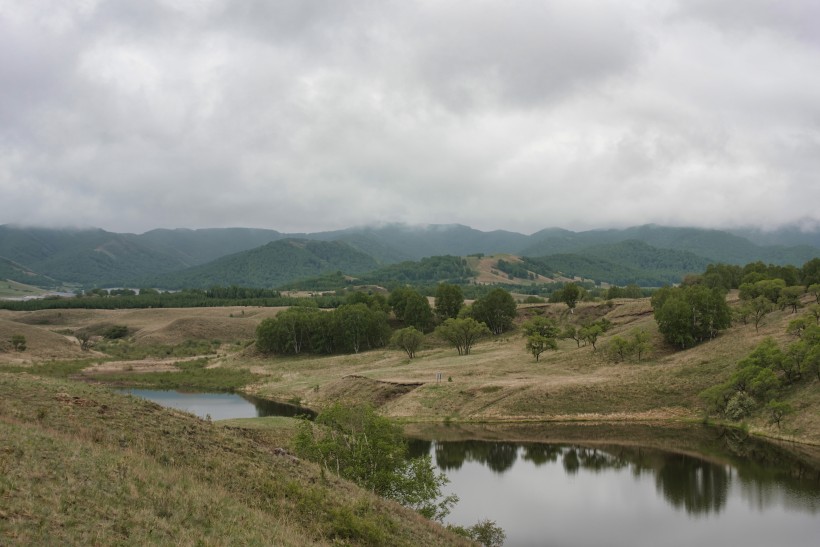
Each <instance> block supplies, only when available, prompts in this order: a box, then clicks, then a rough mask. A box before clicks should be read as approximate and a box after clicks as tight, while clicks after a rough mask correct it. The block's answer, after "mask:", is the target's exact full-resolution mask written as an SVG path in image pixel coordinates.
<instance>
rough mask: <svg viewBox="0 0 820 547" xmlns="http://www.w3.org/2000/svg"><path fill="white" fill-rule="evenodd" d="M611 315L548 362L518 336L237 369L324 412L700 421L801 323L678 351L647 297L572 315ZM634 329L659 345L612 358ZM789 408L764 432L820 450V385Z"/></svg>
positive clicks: (798, 393)
mask: <svg viewBox="0 0 820 547" xmlns="http://www.w3.org/2000/svg"><path fill="white" fill-rule="evenodd" d="M541 308H542V309H544V310H546V313H547V314H548V315H553V316H556V317H557V316H563V317H564V318H566V317H567V315H566V311H565V309H566V308H565V307H564V306H562V305H546V306H541ZM532 309H536V308H532ZM532 309H531V310H530V312H531V311H532ZM530 312H524V313H530ZM603 315H605V316H606V317H607V318H609V319H610V320H611V321H613V322H614V323H615V327H614V328H613V329H612V330H611V331H610V332H609V333H607V334H606V335H605V336H603V337H602V338H601V339H600V341H599V343H598V348H599V350H598V351H593V349H592V348H591V347H583V346H582V347H580V348H578V347H576V344H575V342H574V341H571V340H569V341H562V342H560V343H559V351H557V352H550V353H547V354H544V355H542V356H541V360H540V362H538V363H536V362H535V360H534V359H533V357H532V356H531V355H529V354H528V353H527V352H526V350H525V348H524V341H523V338H522V337H521V336H520V334H516V333H513V334H510V335H507V336H502V337H499V338H494V339H491V340H487V341H484V342H482V343H480V344H479V345H477V346H476V347H475V348H474V350H473V352H472V353H471V354H470V355H469V356H463V357H460V356H458V355H456V354H455V351H454V350H452V349H451V348H448V347H445V346H441V345H435V346H433V347H429V348H428V349H426V350H424V351H422V352H420V353H419V354H418V357H417V358H416V359H413V360H409V359H407V358H406V355H404V354H403V353H400V352H398V351H395V350H382V351H374V352H368V353H364V354H360V355H350V356H331V357H319V358H315V357H274V358H260V357H251V356H249V355H244V356H235V357H233V358H231V359H229V360H228V361H227V362H226V363H225V364H226V365H227V366H232V365H234V366H236V365H239V364H240V363H241V364H242V366H249V365H252V366H253V369H254V370H255V371H258V372H264V373H266V374H268V377H267V379H266V380H264V381H262V382H261V383H259V384H257V385H255V386H251V389H250V390H251V391H253V392H255V393H257V394H259V395H262V396H268V397H273V398H278V399H281V400H295V399H298V400H299V401H300V402H301V403H302V404H305V405H308V406H313V407H322V406H323V405H325V404H328V403H329V402H332V401H335V400H339V399H349V400H362V398H364V397H367V395H368V394H371V398H373V400H374V402H376V403H377V404H380V405H382V411H383V412H384V413H385V414H387V415H390V416H393V417H396V418H401V419H406V420H410V421H461V422H469V421H532V420H624V421H634V420H693V421H696V420H700V419H702V418H703V417H704V413H705V409H704V406H703V402H702V400H701V399H700V397H699V396H698V394H699V393H700V392H701V391H702V390H704V389H706V388H708V387H710V386H712V385H714V384H715V383H719V382H723V381H725V380H726V379H728V377H729V376H730V375H731V373H732V372H733V371H734V369H735V365H736V363H737V361H738V360H739V359H741V358H742V357H744V356H745V355H747V354H748V353H749V352H750V351H751V350H752V349H753V348H754V347H755V346H756V345H757V344H758V343H760V341H762V340H763V339H764V338H765V337H767V336H772V337H774V338H775V339H778V340H779V341H780V342H781V343H782V344H783V345H785V344H786V343H787V342H788V341H789V339H788V336H787V335H786V334H785V327H786V324H787V323H788V321H789V320H791V319H792V318H794V316H793V315H791V314H789V313H787V312H775V313H773V314H771V315H770V316H768V317H767V318H766V320H765V324H764V325H762V326H761V328H760V332H758V333H756V332H755V330H754V326H752V325H748V326H736V327H732V328H731V329H729V330H728V331H727V332H725V333H723V334H722V335H721V336H719V337H718V338H717V339H716V340H713V341H711V342H708V343H705V344H702V345H700V346H697V347H695V348H692V349H689V350H686V351H680V352H676V351H672V350H671V349H669V348H665V347H664V344H663V343H662V341H661V339H660V336H659V335H658V333H657V328H656V325H655V322H654V320H653V319H652V314H651V309H650V307H649V303H648V301H647V300H640V301H623V302H619V303H617V305H616V306H615V307H614V308H613V309H612V310H610V309H608V308H607V307H606V306H605V305H603V304H599V305H592V304H584V305H582V306H581V307H580V308H579V309H577V310H576V313H575V314H574V316H573V317H572V318H571V320H575V321H579V320H581V318H583V317H586V318H590V319H591V318H595V317H598V316H603ZM520 319H521V318H520ZM633 328H643V329H645V330H647V331H648V332H649V333H651V335H652V337H653V343H654V345H655V348H656V349H655V350H654V352H653V354H652V355H651V356H650V358H648V359H645V360H643V361H642V362H640V363H636V362H629V363H620V364H612V363H608V362H606V361H605V360H604V359H603V357H602V352H601V351H600V349H601V348H602V347H603V346H605V345H606V342H607V339H608V338H609V337H611V336H613V335H616V334H622V335H624V334H628V333H629V331H630V330H632V329H633ZM430 342H431V343H432V344H437V343H436V342H435V341H434V340H432V339H431V340H430ZM658 348H660V349H658ZM437 372H441V373H442V374H443V379H444V381H443V382H441V383H437V382H436V381H435V378H436V373H437ZM449 378H452V381H448V379H449ZM390 383H421V384H422V385H421V386H418V387H415V386H410V388H409V389H405V390H404V391H407V393H404V394H402V393H396V394H394V396H393V397H392V398H390V396H389V394H388V395H385V393H386V392H389V391H390V389H389V387H390V385H391V384H390ZM399 391H401V390H399ZM786 401H787V402H789V403H790V404H792V406H793V407H795V408H796V409H797V412H796V413H795V414H794V415H791V416H789V417H788V418H787V419H786V420H784V423H783V429H782V430H778V429H777V428H775V427H774V426H771V425H769V424H767V423H766V421H765V419H764V418H763V417H762V416H760V417H757V418H755V419H752V420H751V421H750V423H749V425H750V426H751V427H752V429H753V430H754V431H756V432H758V433H760V434H764V435H770V436H785V437H789V438H796V439H799V440H802V441H804V442H809V443H813V444H820V387H818V383H817V382H816V381H812V382H807V383H804V384H802V385H801V386H800V387H799V388H798V389H796V390H794V391H792V392H791V393H790V395H789V396H788V398H787V399H786Z"/></svg>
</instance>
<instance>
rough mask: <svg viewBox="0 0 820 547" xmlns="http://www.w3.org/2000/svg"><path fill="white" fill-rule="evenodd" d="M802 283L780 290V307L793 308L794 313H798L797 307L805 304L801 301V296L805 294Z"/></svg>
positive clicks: (778, 303)
mask: <svg viewBox="0 0 820 547" xmlns="http://www.w3.org/2000/svg"><path fill="white" fill-rule="evenodd" d="M805 292H806V291H805V290H804V289H803V286H802V285H792V286H789V287H785V288H783V290H781V291H780V296H779V297H778V299H777V305H778V306H780V309H781V310H783V309H786V308H791V310H792V313H797V308H802V307H803V304H802V303H801V302H800V297H801V296H803V295H804V294H805Z"/></svg>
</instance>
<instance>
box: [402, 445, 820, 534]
mask: <svg viewBox="0 0 820 547" xmlns="http://www.w3.org/2000/svg"><path fill="white" fill-rule="evenodd" d="M697 434H698V435H700V437H699V441H698V443H697V444H698V445H699V448H700V449H701V450H702V451H703V453H704V454H708V456H699V455H697V454H695V453H693V452H691V451H687V452H684V451H681V450H678V451H668V450H664V449H661V448H655V447H644V446H635V445H627V446H624V445H617V444H609V443H606V444H603V443H583V442H573V443H560V444H559V443H555V444H548V443H538V442H502V441H478V440H466V441H441V442H438V441H429V440H422V441H419V440H412V441H411V450H412V452H413V453H415V454H428V453H429V454H432V455H433V456H434V459H435V462H436V465H437V466H438V467H439V468H440V469H442V470H443V471H444V472H445V474H447V476H448V477H449V478H450V480H451V484H450V485H449V487H448V493H451V492H452V493H455V494H457V495H458V496H459V497H460V498H461V501H460V502H459V504H458V505H457V506H456V508H455V509H454V511H453V514H452V515H451V522H453V523H456V524H461V525H470V524H473V523H475V522H476V521H477V520H479V519H481V518H491V519H494V520H496V521H497V522H498V524H499V525H500V526H502V527H503V528H504V529H505V531H506V532H507V536H508V542H507V545H535V544H554V545H660V544H668V545H686V544H717V543H721V542H724V543H726V544H737V545H745V546H747V547H748V546H755V545H783V546H788V545H815V544H816V542H817V541H818V538H820V467H818V466H817V463H816V462H815V461H812V460H804V459H801V457H799V456H796V455H795V454H794V453H793V452H792V451H790V450H786V449H783V448H781V447H779V446H776V445H773V444H768V443H764V442H760V441H758V440H754V439H751V438H747V437H745V436H743V435H739V434H737V433H736V432H731V431H721V430H712V431H710V432H709V435H710V436H711V438H712V439H713V443H712V445H711V446H710V447H708V450H704V449H705V448H706V445H704V444H703V432H697ZM685 441H686V440H685V439H682V441H681V442H682V444H684V445H685ZM590 523H595V525H594V526H590ZM567 527H569V528H571V529H572V530H573V532H572V533H567V531H566V529H567ZM602 527H603V528H607V527H610V528H609V529H608V530H606V531H602V530H601V528H602ZM664 533H670V534H671V533H674V537H670V538H666V539H665V540H663V541H661V539H660V536H658V534H664Z"/></svg>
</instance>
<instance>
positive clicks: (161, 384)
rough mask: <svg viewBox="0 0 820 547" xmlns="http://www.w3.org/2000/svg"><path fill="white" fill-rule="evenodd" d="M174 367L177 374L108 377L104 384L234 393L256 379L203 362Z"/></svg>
mask: <svg viewBox="0 0 820 547" xmlns="http://www.w3.org/2000/svg"><path fill="white" fill-rule="evenodd" d="M176 367H177V368H179V369H180V371H178V372H145V373H127V374H109V375H107V376H106V381H108V382H112V383H115V384H119V385H127V386H133V387H144V388H153V389H188V390H200V391H235V390H238V389H240V388H243V387H245V386H247V385H248V384H252V383H254V382H256V381H259V379H260V376H259V375H257V374H253V373H252V372H250V371H249V370H248V369H244V368H229V367H208V360H207V359H194V360H191V361H187V362H183V363H177V364H176Z"/></svg>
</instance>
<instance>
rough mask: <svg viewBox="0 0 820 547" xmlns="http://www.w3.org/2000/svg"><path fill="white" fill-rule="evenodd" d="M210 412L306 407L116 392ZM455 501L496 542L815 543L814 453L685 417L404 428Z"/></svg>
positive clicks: (234, 414) (563, 545) (818, 478)
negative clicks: (676, 420)
mask: <svg viewBox="0 0 820 547" xmlns="http://www.w3.org/2000/svg"><path fill="white" fill-rule="evenodd" d="M125 391H126V392H127V393H131V394H133V395H136V396H139V397H143V398H146V399H149V400H152V401H154V402H156V403H158V404H161V405H164V406H169V407H173V408H178V409H182V410H186V411H188V412H191V413H194V414H196V415H198V416H200V417H202V418H205V417H206V416H208V415H210V417H211V418H212V419H214V420H222V419H229V418H249V417H257V416H294V415H297V414H309V415H312V412H311V411H310V410H308V409H304V408H299V407H295V406H292V405H286V404H281V403H275V402H272V401H266V400H263V399H257V398H254V397H249V396H245V395H238V394H230V393H183V392H174V391H157V390H140V389H131V390H125ZM405 430H406V433H407V435H408V437H409V438H410V447H411V452H412V453H413V454H414V455H424V454H430V455H431V457H432V459H433V462H434V463H435V465H436V466H437V467H438V468H439V469H440V470H441V471H443V472H444V473H445V474H446V475H447V477H448V478H449V480H450V484H448V485H447V487H446V493H454V494H456V495H457V496H458V497H459V498H460V501H459V503H458V504H457V505H456V506H455V507H454V508H453V511H452V513H451V514H450V516H449V517H448V518H447V521H448V522H450V523H453V524H459V525H462V526H470V525H473V524H475V523H476V522H477V521H478V520H480V519H491V520H494V521H495V522H496V523H497V524H498V525H499V526H501V527H502V528H503V529H504V531H505V533H506V535H507V541H506V543H505V545H507V546H518V545H522V546H526V545H547V546H560V547H574V546H578V547H581V546H584V547H586V546H595V545H606V546H612V547H617V546H630V547H631V546H635V547H640V546H653V547H654V546H673V545H674V546H677V545H686V546H689V545H742V546H743V547H757V546H761V547H762V546H772V545H777V546H780V547H792V546H794V547H803V546H806V547H808V546H812V547H813V546H815V545H818V544H820V452H818V450H817V449H813V448H811V447H804V446H801V445H778V444H773V443H767V442H763V441H761V440H757V439H754V438H751V437H748V436H747V435H745V434H743V433H742V432H738V431H736V430H728V429H720V428H709V427H698V426H691V425H685V426H684V425H681V426H675V425H669V424H664V425H650V424H645V425H632V426H624V425H596V424H585V425H584V424H571V425H560V424H533V425H511V424H504V425H502V424H498V425H475V426H468V425H462V426H450V427H444V426H431V425H423V424H417V425H408V426H406V428H405Z"/></svg>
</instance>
